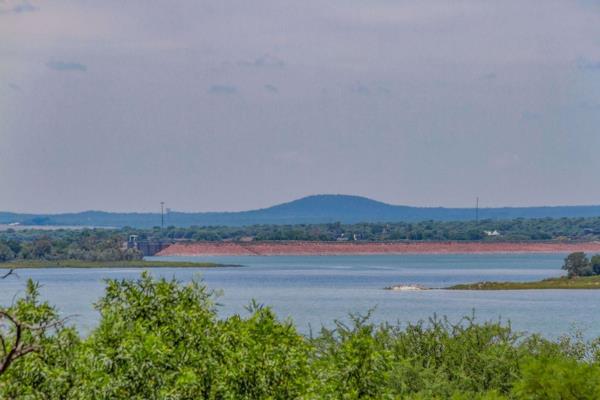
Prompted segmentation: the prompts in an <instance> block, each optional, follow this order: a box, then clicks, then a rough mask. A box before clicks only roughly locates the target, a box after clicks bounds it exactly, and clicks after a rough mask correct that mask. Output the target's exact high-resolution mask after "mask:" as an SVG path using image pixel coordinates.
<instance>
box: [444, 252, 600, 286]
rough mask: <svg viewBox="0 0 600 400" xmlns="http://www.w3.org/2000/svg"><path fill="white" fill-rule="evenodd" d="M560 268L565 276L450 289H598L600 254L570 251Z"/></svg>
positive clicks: (480, 283)
mask: <svg viewBox="0 0 600 400" xmlns="http://www.w3.org/2000/svg"><path fill="white" fill-rule="evenodd" d="M562 269H563V270H565V271H567V276H562V277H558V278H549V279H544V280H541V281H534V282H476V283H466V284H460V285H454V286H451V287H449V288H448V289H451V290H528V289H600V254H596V255H594V256H593V257H591V258H588V257H587V256H586V254H585V253H582V252H576V253H571V254H569V255H568V256H567V258H565V262H564V264H563V266H562Z"/></svg>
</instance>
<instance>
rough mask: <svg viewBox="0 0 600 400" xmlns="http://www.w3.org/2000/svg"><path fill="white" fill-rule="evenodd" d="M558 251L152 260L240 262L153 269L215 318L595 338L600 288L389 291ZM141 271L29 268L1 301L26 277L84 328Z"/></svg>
mask: <svg viewBox="0 0 600 400" xmlns="http://www.w3.org/2000/svg"><path fill="white" fill-rule="evenodd" d="M563 258H564V254H462V255H460V254H458V255H457V254H453V255H366V256H269V257H261V256H244V257H152V258H150V259H154V260H186V261H213V262H219V263H225V264H239V265H243V267H241V268H216V269H184V268H179V269H178V268H161V269H155V270H153V271H152V274H153V275H155V276H163V277H167V278H172V277H175V278H176V279H178V280H181V281H189V280H191V279H193V278H197V279H203V280H204V282H205V283H206V285H207V286H208V287H209V288H210V289H214V290H215V291H217V292H219V293H221V294H220V295H219V296H218V297H217V298H216V301H217V302H218V303H219V304H220V305H219V313H220V315H221V316H228V315H232V314H235V313H240V314H245V313H246V311H245V306H247V305H248V304H249V303H250V301H251V300H252V299H255V300H256V301H258V302H259V303H262V304H265V305H269V306H271V307H272V308H273V309H274V310H275V311H276V312H277V314H278V315H279V316H280V317H281V318H291V319H292V320H293V321H294V322H295V323H296V325H297V326H298V328H299V329H300V330H301V331H302V332H304V333H308V332H309V331H310V330H311V329H312V330H313V331H316V330H318V329H319V328H320V327H321V325H325V326H329V327H331V326H332V321H333V320H335V319H338V320H347V316H348V314H349V313H366V312H368V311H369V310H374V311H373V314H372V319H373V321H374V322H383V321H389V322H400V323H406V322H416V321H419V320H427V319H428V318H429V317H431V316H433V315H434V314H437V315H438V316H447V317H448V318H450V320H452V321H458V320H459V319H460V318H461V317H463V316H465V315H471V313H472V312H473V310H475V315H476V317H477V319H478V320H480V321H483V320H498V319H500V318H501V319H502V320H503V321H509V320H510V322H511V324H512V326H513V327H514V328H515V329H517V330H519V331H524V332H528V333H541V334H543V335H545V336H548V337H557V336H559V335H561V334H565V333H569V332H573V331H574V330H575V329H577V330H581V331H583V333H584V335H585V336H586V337H588V338H591V337H596V336H600V314H599V313H597V312H596V311H595V305H597V304H600V290H598V291H594V290H523V291H481V292H479V291H447V290H427V291H420V292H394V291H387V290H383V288H384V287H386V286H391V285H395V284H419V285H423V286H426V287H430V288H443V287H447V286H450V285H454V284H457V283H466V282H476V281H482V280H502V281H530V280H539V279H542V278H546V277H554V276H559V275H561V274H562V272H563V271H561V269H560V266H561V265H562V260H563ZM141 271H142V270H141V269H68V268H67V269H31V270H21V271H19V272H18V275H19V277H18V278H13V277H11V278H10V279H7V280H5V281H3V282H0V304H3V305H6V304H9V303H10V302H11V301H12V300H13V298H14V296H15V295H18V294H19V293H22V292H23V288H24V284H25V281H26V279H27V278H32V279H34V280H36V281H39V282H40V283H41V284H42V294H43V297H44V299H47V300H49V301H50V302H51V303H52V304H54V305H56V306H57V307H58V308H59V309H60V311H61V313H62V314H63V315H70V316H72V319H71V320H72V321H73V323H74V324H75V325H76V326H77V327H78V328H79V329H80V330H82V331H83V332H89V331H90V330H91V329H92V328H93V327H94V326H95V324H96V323H97V321H98V313H97V312H96V311H95V310H94V309H93V305H92V304H93V303H94V302H95V301H96V300H97V299H98V298H99V297H100V296H101V295H102V293H103V290H104V280H105V279H125V278H136V277H138V276H139V274H140V272H141Z"/></svg>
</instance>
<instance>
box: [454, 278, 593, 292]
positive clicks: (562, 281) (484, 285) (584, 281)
mask: <svg viewBox="0 0 600 400" xmlns="http://www.w3.org/2000/svg"><path fill="white" fill-rule="evenodd" d="M448 289H453V290H525V289H600V276H584V277H573V278H569V277H566V276H565V277H560V278H549V279H544V280H541V281H534V282H477V283H465V284H461V285H454V286H451V287H449V288H448Z"/></svg>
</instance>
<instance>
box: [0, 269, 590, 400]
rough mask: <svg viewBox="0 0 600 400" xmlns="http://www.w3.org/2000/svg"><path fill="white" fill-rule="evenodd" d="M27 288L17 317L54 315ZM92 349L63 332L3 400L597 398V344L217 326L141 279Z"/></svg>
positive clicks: (472, 333)
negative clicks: (310, 333) (302, 332)
mask: <svg viewBox="0 0 600 400" xmlns="http://www.w3.org/2000/svg"><path fill="white" fill-rule="evenodd" d="M38 297H39V294H38V291H37V286H36V285H34V284H33V283H30V284H29V288H28V290H27V292H26V295H25V297H24V298H23V299H20V300H18V301H17V302H16V303H15V306H14V307H13V308H11V309H10V310H11V312H13V313H14V314H15V315H17V316H18V317H19V318H20V319H22V320H23V321H28V323H29V324H33V325H36V324H40V323H43V322H51V321H55V320H57V318H58V314H57V312H56V310H54V309H53V308H52V307H50V306H49V305H48V304H46V303H41V302H39V300H38ZM96 308H97V309H98V311H99V313H100V316H101V318H100V322H99V325H98V326H97V328H96V329H94V330H93V331H92V332H91V334H90V335H89V336H88V337H85V338H81V337H79V336H78V335H77V334H76V332H75V331H74V330H73V329H71V328H64V327H63V326H62V325H56V329H53V330H52V331H51V332H50V331H48V332H47V333H45V334H44V335H41V336H39V337H37V338H34V337H33V336H31V337H29V338H28V339H27V340H35V341H36V342H35V343H36V344H38V345H39V346H40V347H39V351H38V352H33V353H30V354H27V355H26V356H24V357H22V358H20V359H18V360H16V361H15V363H14V364H13V365H12V366H11V367H10V368H9V369H8V370H7V372H6V373H4V374H3V375H0V398H2V399H4V398H7V399H140V400H142V399H144V400H145V399H169V400H175V399H177V400H180V399H181V400H184V399H190V400H191V399H215V400H216V399H231V400H233V399H248V400H249V399H282V400H283V399H413V400H417V399H421V400H424V399H427V400H429V399H444V400H445V399H451V400H466V399H469V400H470V399H476V400H477V399H479V400H509V399H513V400H537V399H550V400H551V399H596V398H600V366H599V365H598V361H596V360H598V358H599V357H598V354H600V353H599V352H598V348H599V345H598V342H597V341H595V342H592V343H585V342H583V341H582V339H581V337H579V336H577V335H575V336H572V337H564V338H561V339H560V340H558V341H548V340H546V339H543V338H541V337H539V336H529V337H523V336H521V335H519V334H516V333H514V332H513V331H512V329H511V327H510V325H505V324H501V323H499V322H487V323H476V322H475V321H474V318H473V317H471V318H465V319H463V320H462V321H459V323H456V324H453V323H450V322H449V321H448V320H446V319H440V318H436V317H434V318H432V319H430V320H429V321H428V322H420V323H416V324H408V325H406V326H404V327H401V326H397V325H389V324H382V325H374V324H372V323H370V322H369V315H366V316H360V315H358V316H351V318H350V323H348V324H344V323H342V322H337V323H336V325H335V327H334V328H333V329H322V330H321V331H320V333H319V334H318V335H317V336H316V337H306V336H303V335H300V334H299V333H298V332H297V331H296V329H295V327H294V325H293V324H292V323H291V322H290V321H280V320H278V319H277V318H276V316H275V314H274V313H273V312H272V311H271V310H270V309H269V308H267V307H262V306H259V305H257V304H254V303H253V304H251V305H250V306H249V307H248V314H247V315H246V316H244V317H243V316H240V315H234V316H230V317H228V318H218V314H217V312H216V307H215V303H214V296H213V295H212V293H210V292H209V291H208V290H207V289H206V287H205V286H204V285H202V284H201V283H200V282H198V281H194V282H191V283H188V284H180V283H179V282H177V281H174V280H165V279H160V280H155V279H153V278H151V277H150V276H149V275H148V274H143V275H142V276H141V277H140V278H139V279H137V280H135V281H131V280H123V281H113V280H111V281H108V282H107V288H106V292H105V295H104V296H103V297H102V298H101V299H100V300H99V301H98V303H97V304H96Z"/></svg>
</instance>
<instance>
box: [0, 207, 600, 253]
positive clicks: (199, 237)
mask: <svg viewBox="0 0 600 400" xmlns="http://www.w3.org/2000/svg"><path fill="white" fill-rule="evenodd" d="M131 234H135V235H138V237H139V239H140V240H154V241H156V240H191V241H222V240H233V241H238V240H258V241H260V240H273V241H277V240H310V241H336V240H350V241H353V240H358V241H402V240H415V241H419V240H429V241H446V240H458V241H461V240H468V241H480V240H483V241H527V240H581V241H590V240H600V218H560V219H551V218H544V219H514V220H500V221H498V220H481V221H478V222H477V221H455V222H440V221H437V222H436V221H425V222H416V223H408V222H398V223H389V224H381V223H371V224H350V225H345V224H340V223H331V224H316V225H252V226H244V227H227V226H202V227H201V226H192V227H189V228H178V227H174V226H170V227H166V228H164V229H160V228H158V227H155V228H152V229H134V228H123V229H118V230H111V229H84V230H68V229H58V230H53V231H39V230H8V231H4V232H0V261H2V260H3V259H6V258H10V257H14V258H24V259H31V258H43V259H48V258H54V259H58V258H70V259H84V260H111V261H114V260H116V259H120V258H124V259H127V258H130V257H133V258H135V257H139V254H134V252H133V250H130V251H123V250H122V249H121V245H122V242H123V241H125V240H126V239H127V237H128V236H129V235H131ZM48 242H50V247H51V248H50V249H49V248H48Z"/></svg>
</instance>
